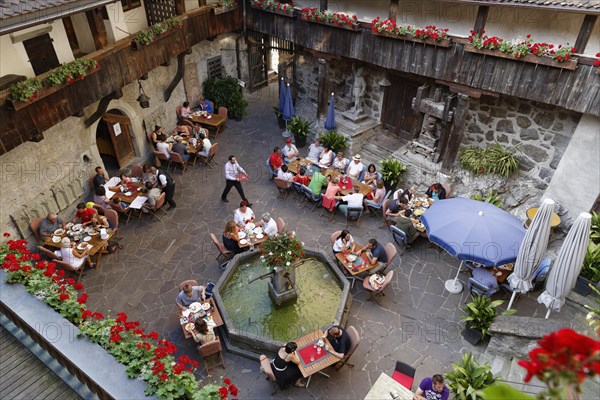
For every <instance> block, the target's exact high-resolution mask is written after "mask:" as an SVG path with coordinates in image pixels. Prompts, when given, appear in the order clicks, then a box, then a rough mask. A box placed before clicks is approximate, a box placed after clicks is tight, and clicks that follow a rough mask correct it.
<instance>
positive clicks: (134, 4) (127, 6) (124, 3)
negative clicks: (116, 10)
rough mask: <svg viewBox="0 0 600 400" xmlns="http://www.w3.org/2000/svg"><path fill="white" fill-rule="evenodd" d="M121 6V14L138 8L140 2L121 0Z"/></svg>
mask: <svg viewBox="0 0 600 400" xmlns="http://www.w3.org/2000/svg"><path fill="white" fill-rule="evenodd" d="M121 5H122V6H123V12H125V11H129V10H133V9H134V8H138V7H140V6H141V5H142V0H121Z"/></svg>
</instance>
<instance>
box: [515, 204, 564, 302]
mask: <svg viewBox="0 0 600 400" xmlns="http://www.w3.org/2000/svg"><path fill="white" fill-rule="evenodd" d="M553 212H554V200H552V199H545V200H544V202H543V203H542V206H541V207H540V208H539V209H538V211H537V213H536V214H535V217H534V218H533V221H531V224H530V225H529V228H528V229H527V233H526V234H525V237H524V238H523V243H521V247H520V248H519V254H517V261H516V262H515V267H514V270H513V273H512V274H511V275H510V276H509V277H508V283H510V288H511V289H512V297H511V298H510V302H509V303H508V310H510V308H511V307H512V304H513V302H514V300H515V297H516V296H517V293H527V292H529V291H530V290H531V289H532V287H533V286H532V284H531V281H532V280H533V274H534V273H535V269H536V267H537V265H538V264H539V263H540V261H541V259H542V257H543V256H544V253H546V249H547V248H548V239H549V238H550V220H551V219H552V213H553Z"/></svg>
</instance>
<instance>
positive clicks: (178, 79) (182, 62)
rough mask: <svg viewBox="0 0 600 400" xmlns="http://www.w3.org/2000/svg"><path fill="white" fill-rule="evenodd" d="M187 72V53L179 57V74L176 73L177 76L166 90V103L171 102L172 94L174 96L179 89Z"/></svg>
mask: <svg viewBox="0 0 600 400" xmlns="http://www.w3.org/2000/svg"><path fill="white" fill-rule="evenodd" d="M184 70H185V53H181V54H179V55H178V56H177V72H175V76H174V77H173V80H172V81H171V83H170V84H169V86H168V87H167V88H166V89H165V94H164V99H165V101H169V99H170V98H171V94H173V90H175V88H176V87H177V85H178V84H179V82H181V79H182V78H183V73H184Z"/></svg>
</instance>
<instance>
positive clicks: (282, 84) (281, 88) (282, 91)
mask: <svg viewBox="0 0 600 400" xmlns="http://www.w3.org/2000/svg"><path fill="white" fill-rule="evenodd" d="M285 98H286V92H285V82H284V80H283V78H281V80H280V81H279V104H278V105H277V109H278V110H279V112H280V113H281V114H283V108H284V105H285Z"/></svg>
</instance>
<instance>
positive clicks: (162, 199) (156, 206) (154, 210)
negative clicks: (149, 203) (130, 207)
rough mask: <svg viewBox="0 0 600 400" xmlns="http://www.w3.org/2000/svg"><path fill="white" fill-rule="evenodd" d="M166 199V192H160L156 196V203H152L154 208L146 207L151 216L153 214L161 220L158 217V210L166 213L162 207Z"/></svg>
mask: <svg viewBox="0 0 600 400" xmlns="http://www.w3.org/2000/svg"><path fill="white" fill-rule="evenodd" d="M166 199H167V194H166V193H161V194H160V196H159V197H158V199H156V203H155V204H154V208H148V209H147V210H148V211H149V212H150V214H152V215H153V216H155V217H156V218H158V220H159V221H160V222H162V219H160V217H159V216H158V212H159V211H160V212H161V213H163V214H166V213H165V211H164V210H163V209H162V206H163V205H164V204H165V200H166ZM140 214H141V213H140ZM140 216H141V215H140Z"/></svg>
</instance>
